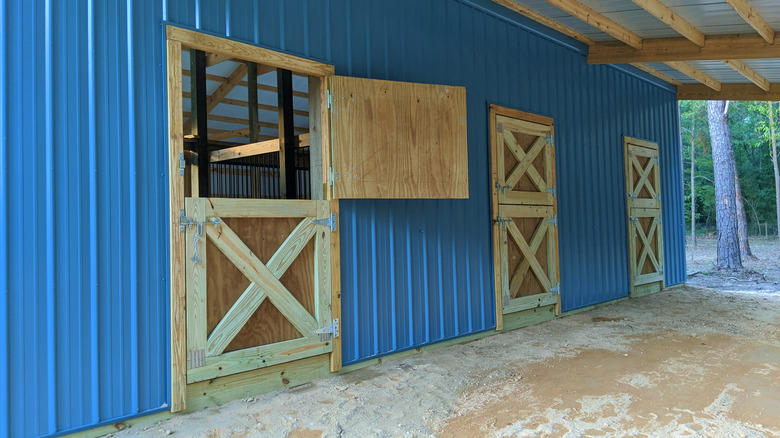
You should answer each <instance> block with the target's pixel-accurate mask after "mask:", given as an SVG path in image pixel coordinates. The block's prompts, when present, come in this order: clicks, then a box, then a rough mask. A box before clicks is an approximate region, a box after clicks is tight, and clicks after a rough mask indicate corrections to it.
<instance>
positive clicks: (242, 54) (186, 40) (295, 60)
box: [166, 26, 334, 76]
mask: <svg viewBox="0 0 780 438" xmlns="http://www.w3.org/2000/svg"><path fill="white" fill-rule="evenodd" d="M166 31H167V34H168V39H169V40H173V41H179V42H180V43H181V45H182V47H190V48H194V49H200V50H204V51H207V52H211V53H216V54H220V55H228V56H231V57H234V58H239V59H242V60H244V61H252V62H256V63H258V64H265V65H268V66H271V67H275V68H285V69H288V70H293V71H296V72H299V73H304V74H308V75H315V76H329V75H332V74H333V70H334V69H333V66H332V65H328V64H323V63H321V62H316V61H311V60H308V59H304V58H300V57H297V56H292V55H287V54H284V53H279V52H274V51H272V50H268V49H263V48H261V47H257V46H252V45H250V44H244V43H239V42H237V41H232V40H228V39H225V38H219V37H215V36H211V35H206V34H203V33H200V32H195V31H192V30H187V29H182V28H179V27H174V26H167V27H166Z"/></svg>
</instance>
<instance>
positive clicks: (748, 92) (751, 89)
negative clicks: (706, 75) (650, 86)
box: [677, 44, 780, 102]
mask: <svg viewBox="0 0 780 438" xmlns="http://www.w3.org/2000/svg"><path fill="white" fill-rule="evenodd" d="M778 46H780V44H778ZM677 100H743V101H765V102H766V101H778V100H780V83H775V84H769V91H764V90H762V89H761V88H759V87H758V86H756V85H755V84H721V88H720V91H715V90H713V89H711V88H709V87H707V86H705V85H701V84H684V85H681V86H679V87H677Z"/></svg>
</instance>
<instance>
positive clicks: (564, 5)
mask: <svg viewBox="0 0 780 438" xmlns="http://www.w3.org/2000/svg"><path fill="white" fill-rule="evenodd" d="M547 3H550V4H551V5H553V6H555V7H557V8H558V9H560V10H562V11H564V12H566V13H568V14H571V15H573V16H575V17H577V18H579V19H580V20H582V21H584V22H586V23H588V24H590V25H591V26H593V27H595V28H596V29H599V30H600V31H602V32H605V33H607V34H609V35H612V36H613V37H615V38H617V39H619V40H620V41H622V42H624V43H626V44H628V45H629V46H631V47H634V48H636V49H640V48H642V37H640V36H639V35H637V34H635V33H634V32H631V31H630V30H628V29H626V28H625V27H623V26H621V25H619V24H617V23H615V22H614V21H612V20H610V19H609V18H607V17H605V16H604V15H601V14H599V13H598V12H596V11H594V10H593V9H591V8H589V7H587V6H585V5H584V4H582V3H580V2H578V1H576V0H547Z"/></svg>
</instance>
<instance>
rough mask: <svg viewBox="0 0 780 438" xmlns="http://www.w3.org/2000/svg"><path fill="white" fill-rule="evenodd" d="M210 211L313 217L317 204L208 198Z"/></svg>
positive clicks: (248, 215)
mask: <svg viewBox="0 0 780 438" xmlns="http://www.w3.org/2000/svg"><path fill="white" fill-rule="evenodd" d="M209 203H211V208H212V211H213V212H214V215H215V216H219V217H264V218H277V217H300V218H304V217H315V216H317V205H316V204H315V203H313V202H311V201H309V200H297V199H228V198H209Z"/></svg>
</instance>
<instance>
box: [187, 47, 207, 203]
mask: <svg viewBox="0 0 780 438" xmlns="http://www.w3.org/2000/svg"><path fill="white" fill-rule="evenodd" d="M190 89H191V91H190V93H191V94H190V106H191V116H190V119H191V120H192V135H193V137H194V138H195V152H196V154H197V168H198V179H197V181H198V186H197V188H196V187H195V186H194V184H193V190H192V196H193V197H202V198H205V197H208V196H209V173H210V172H209V158H210V157H209V137H208V127H207V124H208V108H207V104H208V103H207V99H208V95H207V94H206V53H205V52H203V51H202V50H194V49H193V50H190Z"/></svg>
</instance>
